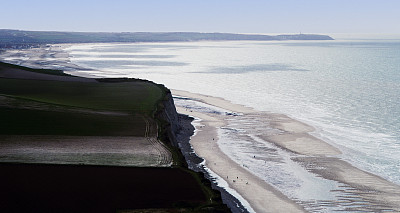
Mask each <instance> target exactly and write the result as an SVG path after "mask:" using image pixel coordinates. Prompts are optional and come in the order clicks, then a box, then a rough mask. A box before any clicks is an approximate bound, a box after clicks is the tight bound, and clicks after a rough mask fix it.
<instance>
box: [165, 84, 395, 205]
mask: <svg viewBox="0 0 400 213" xmlns="http://www.w3.org/2000/svg"><path fill="white" fill-rule="evenodd" d="M171 91H172V94H173V95H174V96H179V97H184V98H188V99H189V100H195V101H198V102H201V103H205V104H208V105H211V106H214V107H218V108H222V109H225V110H228V111H232V112H233V113H237V116H246V115H252V116H256V117H257V116H258V117H262V116H266V117H267V118H266V119H267V120H269V121H270V125H271V126H272V127H273V128H275V129H277V130H278V133H277V134H275V135H272V136H271V135H269V136H266V135H260V138H262V139H263V140H265V141H268V142H270V143H273V144H275V145H276V146H278V147H280V148H281V149H284V150H287V151H289V152H291V153H294V154H298V155H299V156H297V157H292V160H293V161H294V162H296V163H298V164H299V165H301V166H302V167H304V168H305V169H306V170H307V171H308V172H310V173H313V174H315V175H316V176H318V177H321V178H323V179H326V180H331V181H335V182H337V183H340V184H342V185H343V187H340V188H338V192H339V193H342V194H343V197H342V198H341V199H339V200H337V201H333V202H332V205H338V206H347V207H346V209H345V210H348V211H383V210H387V211H400V186H398V185H396V184H394V183H391V182H389V181H387V180H385V179H383V178H382V177H379V176H377V175H374V174H372V173H369V172H366V171H363V170H361V169H359V168H356V167H355V166H353V165H351V164H350V163H348V162H346V161H344V160H342V159H341V158H340V155H341V151H340V150H339V149H338V148H336V147H334V146H332V145H330V144H328V143H327V142H325V141H323V140H321V139H319V138H316V137H314V136H312V135H311V134H309V133H311V132H313V131H314V128H313V127H311V126H309V125H307V124H304V123H302V122H300V121H297V120H294V119H291V118H289V117H288V116H286V115H282V114H275V113H266V112H257V111H255V110H253V109H251V108H249V107H245V106H241V105H237V104H233V103H230V102H229V101H226V100H224V99H222V98H217V97H211V96H206V95H201V94H193V93H190V92H186V91H179V90H171ZM177 110H178V112H179V113H182V114H187V115H189V116H191V117H195V118H200V119H201V121H199V123H200V125H202V126H201V127H200V128H197V131H198V132H197V134H196V135H195V136H193V137H192V138H191V140H190V143H191V145H192V146H193V149H194V151H195V153H196V154H197V155H198V156H199V157H201V158H203V159H205V166H206V167H207V168H209V169H210V170H212V171H213V172H214V173H216V174H217V175H218V176H219V177H221V178H223V179H224V180H225V181H226V182H227V183H228V184H229V187H230V188H232V189H233V190H235V191H237V192H238V193H239V194H240V195H241V196H242V197H243V198H244V199H245V200H246V201H247V202H248V203H249V204H250V206H251V207H252V208H253V209H254V210H255V211H256V212H277V211H283V212H303V211H305V210H304V208H303V206H301V205H300V204H298V203H296V202H295V201H293V200H291V199H289V198H288V197H287V196H285V195H284V194H282V193H281V192H280V191H278V190H277V189H275V188H274V187H273V186H272V185H270V184H268V183H267V182H266V181H264V180H262V179H261V178H259V177H257V176H256V175H254V174H253V173H252V172H250V171H249V170H248V169H246V168H245V167H243V166H241V165H239V164H237V163H236V162H234V161H233V160H232V159H230V158H229V157H228V156H227V155H226V154H225V153H224V152H223V151H222V150H221V149H220V147H219V145H218V139H219V138H218V132H217V130H218V129H219V128H221V127H223V126H226V125H227V119H228V118H229V115H218V114H216V113H207V112H198V111H195V110H188V109H185V108H184V107H177ZM236 177H238V178H236ZM235 178H236V179H235ZM246 183H247V184H246ZM283 207H285V208H286V209H282V208H283Z"/></svg>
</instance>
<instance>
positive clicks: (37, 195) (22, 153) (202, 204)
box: [0, 63, 228, 212]
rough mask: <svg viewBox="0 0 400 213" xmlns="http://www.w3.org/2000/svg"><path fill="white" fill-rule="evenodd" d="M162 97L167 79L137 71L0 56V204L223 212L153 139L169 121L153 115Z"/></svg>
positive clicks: (202, 182) (205, 188)
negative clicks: (116, 72) (100, 72)
mask: <svg viewBox="0 0 400 213" xmlns="http://www.w3.org/2000/svg"><path fill="white" fill-rule="evenodd" d="M53 74H54V75H53ZM169 98H171V97H170V94H169V90H168V89H167V88H165V87H164V86H163V85H158V84H155V83H152V82H149V81H146V80H137V79H96V80H95V79H84V78H77V77H74V76H69V75H65V74H64V73H63V72H62V71H57V70H41V69H30V68H26V67H20V66H16V65H10V64H6V63H0V117H1V122H0V173H1V174H2V175H1V177H0V188H2V191H1V192H0V200H1V201H2V202H0V207H1V208H2V209H3V210H5V211H8V210H10V211H15V212H26V211H37V212H54V211H56V212H91V211H96V212H116V211H118V210H135V209H136V210H135V211H146V212H152V211H154V212H176V211H177V210H179V211H181V212H227V211H228V210H227V208H226V206H224V205H222V202H221V200H220V198H219V195H218V193H216V192H215V191H213V190H211V188H210V187H209V186H206V185H205V182H206V180H205V179H203V178H202V177H201V175H199V174H195V173H193V172H190V171H188V170H187V169H185V168H184V167H178V166H176V167H170V165H171V163H170V162H171V159H172V156H173V158H174V161H175V164H174V165H184V164H185V163H184V162H183V160H182V159H183V158H182V156H179V155H180V152H179V150H177V148H173V147H169V148H168V147H167V146H166V145H165V144H162V143H160V141H159V140H158V139H159V138H162V137H165V136H167V137H168V135H167V134H166V133H165V131H158V130H159V129H158V128H160V127H162V128H165V129H167V128H169V127H168V126H169V125H170V124H168V122H167V121H165V120H160V118H162V117H163V116H160V110H161V111H162V110H165V106H164V103H165V102H166V100H170V99H169ZM172 105H173V103H172ZM161 114H162V113H161ZM157 115H158V116H157ZM160 133H161V135H160ZM160 136H161V137H160ZM176 161H179V163H177V162H176ZM160 167H163V168H160ZM15 177H21V178H15ZM40 186H44V187H40ZM55 209H56V210H55ZM137 209H141V210H137ZM143 209H153V210H143Z"/></svg>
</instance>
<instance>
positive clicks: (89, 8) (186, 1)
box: [0, 0, 400, 34]
mask: <svg viewBox="0 0 400 213" xmlns="http://www.w3.org/2000/svg"><path fill="white" fill-rule="evenodd" d="M399 22H400V0H196V1H194V0H142V1H138V0H65V1H64V0H60V1H57V0H0V29H19V30H39V31H75V32H229V33H374V34H376V33H400V23H399Z"/></svg>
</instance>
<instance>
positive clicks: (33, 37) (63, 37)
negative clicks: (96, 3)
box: [0, 29, 334, 48]
mask: <svg viewBox="0 0 400 213" xmlns="http://www.w3.org/2000/svg"><path fill="white" fill-rule="evenodd" d="M287 40H334V39H333V38H332V37H330V36H328V35H318V34H302V33H300V34H282V35H263V34H236V33H200V32H120V33H109V32H57V31H23V30H11V29H0V48H31V47H40V46H41V45H45V44H62V43H107V42H185V41H186V42H187V41H287Z"/></svg>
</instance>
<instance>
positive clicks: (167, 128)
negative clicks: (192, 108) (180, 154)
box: [156, 90, 181, 147]
mask: <svg viewBox="0 0 400 213" xmlns="http://www.w3.org/2000/svg"><path fill="white" fill-rule="evenodd" d="M156 117H157V118H158V119H159V120H160V121H161V122H162V123H161V128H162V131H161V134H163V135H161V137H163V139H166V140H168V141H169V142H170V143H171V144H172V145H173V146H175V147H178V141H177V139H176V135H177V134H178V133H179V131H180V128H181V127H180V124H179V116H178V113H177V112H176V108H175V104H174V100H173V98H172V95H171V91H169V90H168V91H167V93H166V95H165V98H164V100H163V101H162V103H161V106H160V109H159V111H158V113H157V115H156Z"/></svg>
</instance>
